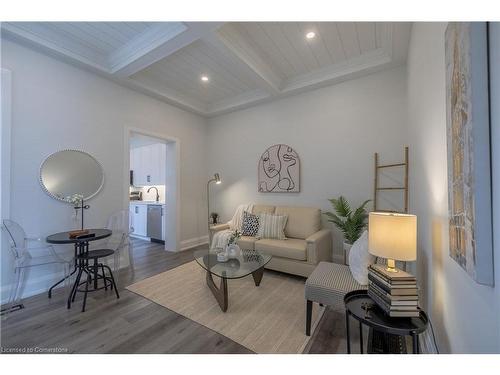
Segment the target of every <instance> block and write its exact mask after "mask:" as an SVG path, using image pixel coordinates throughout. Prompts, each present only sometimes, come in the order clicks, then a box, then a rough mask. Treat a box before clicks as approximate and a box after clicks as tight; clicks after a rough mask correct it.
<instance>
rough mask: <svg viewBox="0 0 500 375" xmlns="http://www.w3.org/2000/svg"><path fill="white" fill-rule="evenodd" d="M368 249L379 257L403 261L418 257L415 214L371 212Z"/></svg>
mask: <svg viewBox="0 0 500 375" xmlns="http://www.w3.org/2000/svg"><path fill="white" fill-rule="evenodd" d="M368 251H369V252H370V254H373V255H375V256H378V257H382V258H387V259H395V260H401V261H412V260H415V259H417V217H416V216H415V215H406V214H396V213H386V212H370V214H369V217H368Z"/></svg>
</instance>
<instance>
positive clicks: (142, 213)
mask: <svg viewBox="0 0 500 375" xmlns="http://www.w3.org/2000/svg"><path fill="white" fill-rule="evenodd" d="M130 212H131V215H130V216H131V223H130V230H131V231H132V234H134V235H136V236H143V237H146V234H147V214H148V206H147V205H145V204H132V203H131V204H130Z"/></svg>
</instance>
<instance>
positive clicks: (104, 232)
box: [45, 229, 112, 309]
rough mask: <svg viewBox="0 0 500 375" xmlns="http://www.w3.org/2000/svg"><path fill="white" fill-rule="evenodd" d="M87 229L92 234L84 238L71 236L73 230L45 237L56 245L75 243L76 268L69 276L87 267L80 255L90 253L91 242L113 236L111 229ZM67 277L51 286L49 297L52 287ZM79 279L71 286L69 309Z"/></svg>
mask: <svg viewBox="0 0 500 375" xmlns="http://www.w3.org/2000/svg"><path fill="white" fill-rule="evenodd" d="M87 230H88V231H89V233H88V235H90V236H88V235H87V236H85V237H84V238H82V237H81V236H80V238H78V237H75V238H71V237H70V233H71V232H69V231H68V232H60V233H54V234H51V235H50V236H47V238H46V239H45V241H47V243H51V244H54V245H64V244H70V243H72V244H75V264H74V269H73V271H71V274H70V275H69V276H68V277H70V276H71V275H73V274H74V273H75V272H76V271H77V270H79V269H80V268H84V267H85V264H84V262H83V261H82V260H78V256H81V255H83V254H85V253H88V251H89V242H91V241H97V240H102V239H103V238H107V237H109V236H111V233H112V232H111V230H109V229H87ZM92 235H93V236H92ZM84 270H85V269H84ZM85 272H87V271H86V270H85ZM65 279H66V278H63V279H61V280H59V281H58V282H57V283H55V284H54V285H52V286H51V287H50V289H49V298H51V297H52V289H53V288H54V287H55V286H57V285H59V284H60V283H62V282H63V281H64V280H65ZM78 281H79V280H75V284H74V285H73V287H72V288H71V293H70V294H69V297H68V309H69V308H71V299H72V295H73V294H74V293H73V292H74V290H75V289H76V288H77V287H78Z"/></svg>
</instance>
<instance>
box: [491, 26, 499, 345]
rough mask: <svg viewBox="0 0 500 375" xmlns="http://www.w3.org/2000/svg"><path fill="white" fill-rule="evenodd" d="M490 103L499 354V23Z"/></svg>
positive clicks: (493, 29) (493, 34) (493, 36)
mask: <svg viewBox="0 0 500 375" xmlns="http://www.w3.org/2000/svg"><path fill="white" fill-rule="evenodd" d="M489 35H490V46H491V48H490V95H491V96H490V103H491V147H492V155H491V160H492V171H493V176H492V184H493V192H494V193H493V245H494V246H495V254H494V255H495V259H494V261H495V267H496V272H495V274H496V297H495V301H496V303H497V307H496V311H497V317H498V321H497V329H498V339H497V340H498V344H497V353H498V352H500V194H499V193H498V192H499V191H500V105H499V104H500V65H499V64H498V63H495V62H498V61H500V22H491V23H490V33H489Z"/></svg>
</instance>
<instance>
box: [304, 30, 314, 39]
mask: <svg viewBox="0 0 500 375" xmlns="http://www.w3.org/2000/svg"><path fill="white" fill-rule="evenodd" d="M315 36H316V33H315V32H314V31H309V32H308V33H307V34H306V38H307V39H312V38H314V37H315Z"/></svg>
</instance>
